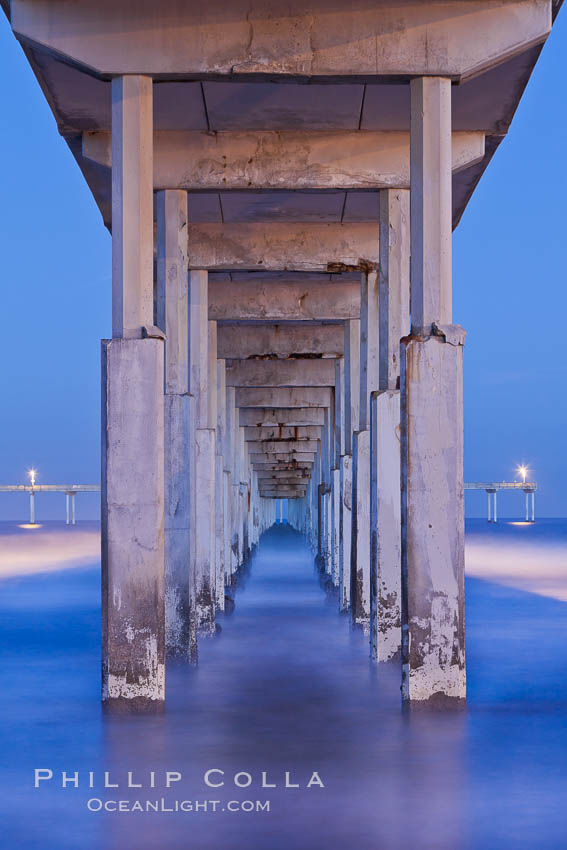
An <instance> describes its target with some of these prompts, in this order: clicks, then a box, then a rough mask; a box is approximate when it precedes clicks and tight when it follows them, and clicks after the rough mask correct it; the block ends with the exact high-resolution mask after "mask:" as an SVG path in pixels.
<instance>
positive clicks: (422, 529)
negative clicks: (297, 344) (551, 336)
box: [401, 77, 466, 706]
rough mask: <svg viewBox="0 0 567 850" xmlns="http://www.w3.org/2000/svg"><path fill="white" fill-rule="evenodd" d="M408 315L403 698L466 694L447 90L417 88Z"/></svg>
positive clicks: (425, 84)
mask: <svg viewBox="0 0 567 850" xmlns="http://www.w3.org/2000/svg"><path fill="white" fill-rule="evenodd" d="M410 152H411V315H412V333H411V336H409V337H405V338H404V339H403V340H402V345H401V354H402V362H401V387H402V393H401V440H402V603H403V604H402V629H403V631H402V661H403V672H402V696H403V698H404V700H405V701H406V702H407V703H410V704H412V705H426V704H438V705H442V706H445V705H455V704H459V703H462V702H464V699H465V696H466V674H465V621H464V507H463V505H464V492H463V491H464V487H463V407H462V404H463V400H462V351H463V343H464V331H463V330H462V328H459V327H458V326H453V325H451V324H450V322H451V83H450V80H448V79H443V78H436V77H428V78H424V79H417V80H413V81H412V83H411V145H410Z"/></svg>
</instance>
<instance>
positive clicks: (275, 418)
mask: <svg viewBox="0 0 567 850" xmlns="http://www.w3.org/2000/svg"><path fill="white" fill-rule="evenodd" d="M240 423H241V425H251V426H255V427H257V428H260V427H263V426H281V427H284V426H289V427H296V426H299V427H300V426H304V425H305V426H312V425H320V426H321V425H324V423H325V409H324V408H323V407H311V408H308V407H276V408H266V407H250V408H246V407H241V408H240Z"/></svg>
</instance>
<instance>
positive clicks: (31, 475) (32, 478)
mask: <svg viewBox="0 0 567 850" xmlns="http://www.w3.org/2000/svg"><path fill="white" fill-rule="evenodd" d="M28 475H29V479H30V483H31V486H32V487H35V476H36V475H37V469H29V470H28Z"/></svg>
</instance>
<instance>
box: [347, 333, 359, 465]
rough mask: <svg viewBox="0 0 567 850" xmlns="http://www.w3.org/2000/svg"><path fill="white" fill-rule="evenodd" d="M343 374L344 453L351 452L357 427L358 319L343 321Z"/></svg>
mask: <svg viewBox="0 0 567 850" xmlns="http://www.w3.org/2000/svg"><path fill="white" fill-rule="evenodd" d="M344 375H345V380H344V407H345V412H344V431H345V437H344V440H345V454H352V435H353V433H354V432H355V431H358V427H359V425H358V423H359V410H360V319H349V320H348V321H347V322H345V353H344Z"/></svg>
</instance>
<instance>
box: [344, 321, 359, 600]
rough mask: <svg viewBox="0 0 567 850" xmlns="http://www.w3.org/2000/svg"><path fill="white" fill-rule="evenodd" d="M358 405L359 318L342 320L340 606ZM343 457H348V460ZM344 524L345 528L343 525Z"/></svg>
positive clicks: (347, 592)
mask: <svg viewBox="0 0 567 850" xmlns="http://www.w3.org/2000/svg"><path fill="white" fill-rule="evenodd" d="M359 409H360V319H350V320H349V321H347V322H345V343H344V450H345V454H344V458H345V459H343V461H342V463H341V509H340V510H341V529H342V545H341V547H340V549H339V558H340V562H341V563H340V578H339V584H340V588H339V596H340V610H341V611H346V610H348V609H349V608H350V600H351V542H352V505H353V498H352V444H353V434H354V432H355V431H358V421H359ZM346 457H348V458H349V460H348V462H347V461H346ZM347 524H348V528H347Z"/></svg>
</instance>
